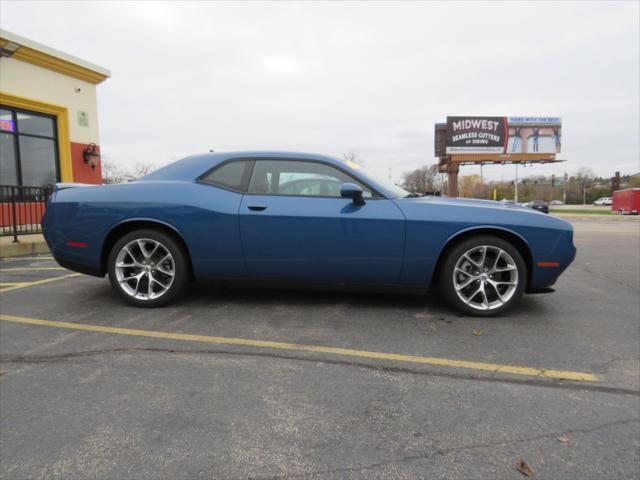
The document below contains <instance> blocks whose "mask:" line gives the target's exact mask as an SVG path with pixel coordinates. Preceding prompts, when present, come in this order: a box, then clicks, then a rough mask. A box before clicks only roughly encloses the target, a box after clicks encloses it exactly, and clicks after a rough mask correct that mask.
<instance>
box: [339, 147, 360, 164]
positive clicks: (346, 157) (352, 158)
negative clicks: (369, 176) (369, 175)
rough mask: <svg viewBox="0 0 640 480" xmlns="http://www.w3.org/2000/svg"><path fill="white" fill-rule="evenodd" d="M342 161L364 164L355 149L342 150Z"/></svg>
mask: <svg viewBox="0 0 640 480" xmlns="http://www.w3.org/2000/svg"><path fill="white" fill-rule="evenodd" d="M342 161H343V162H344V163H355V164H356V165H360V166H363V165H364V160H362V159H361V158H360V156H359V155H358V152H356V151H355V150H349V151H347V152H344V153H343V154H342Z"/></svg>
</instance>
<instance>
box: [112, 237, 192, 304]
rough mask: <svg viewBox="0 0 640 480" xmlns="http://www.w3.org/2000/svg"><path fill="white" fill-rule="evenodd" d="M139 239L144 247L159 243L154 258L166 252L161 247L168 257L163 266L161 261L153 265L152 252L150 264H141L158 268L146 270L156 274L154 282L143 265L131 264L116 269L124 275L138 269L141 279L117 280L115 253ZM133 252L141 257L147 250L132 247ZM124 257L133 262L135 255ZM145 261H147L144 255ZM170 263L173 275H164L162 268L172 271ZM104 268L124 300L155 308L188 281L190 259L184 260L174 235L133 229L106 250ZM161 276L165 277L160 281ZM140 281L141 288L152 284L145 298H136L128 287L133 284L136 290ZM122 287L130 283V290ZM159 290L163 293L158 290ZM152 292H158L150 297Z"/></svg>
mask: <svg viewBox="0 0 640 480" xmlns="http://www.w3.org/2000/svg"><path fill="white" fill-rule="evenodd" d="M138 240H141V241H142V242H143V244H144V245H145V248H146V246H147V245H151V246H153V242H157V243H158V244H160V246H161V247H162V248H163V250H160V251H159V253H155V254H154V255H155V258H158V255H160V256H162V254H163V253H165V252H164V250H166V252H167V253H169V254H170V259H169V260H166V262H165V263H164V266H165V267H166V269H165V268H163V267H162V266H161V265H154V263H153V259H154V257H153V256H152V257H149V259H148V262H149V266H148V267H147V265H145V267H144V268H150V269H151V268H154V267H155V268H158V271H157V272H156V270H152V271H150V272H148V273H150V274H151V275H152V276H153V275H156V277H153V278H154V280H153V282H150V281H149V280H148V278H149V275H148V274H147V273H144V269H143V268H140V267H132V268H131V269H127V270H123V269H119V272H123V271H124V272H127V273H126V274H125V276H126V278H129V277H130V276H131V275H133V274H137V273H138V272H141V274H142V279H141V280H138V283H136V282H135V280H132V281H130V282H126V281H125V282H120V281H119V280H118V272H116V260H117V258H118V254H119V253H120V252H121V251H122V250H123V248H124V247H125V246H126V245H130V244H131V242H137V241H138ZM147 241H148V243H147ZM140 252H142V250H140ZM132 253H133V254H134V255H136V256H139V257H140V258H144V253H149V252H148V251H146V252H144V253H142V255H139V254H138V253H137V251H135V250H134V251H133V252H132ZM125 258H126V259H127V260H126V261H127V262H135V259H132V257H131V256H127V257H125ZM145 261H147V259H146V258H145ZM169 266H173V276H169V275H165V274H164V273H162V271H171V270H170V268H169ZM107 268H108V272H109V281H110V282H111V286H112V287H113V289H114V290H115V291H116V292H118V294H119V295H120V296H121V297H122V298H123V299H124V300H126V301H127V302H128V303H130V304H131V305H135V306H136V307H146V308H155V307H161V306H163V305H166V304H167V303H169V302H171V301H172V300H174V299H175V298H176V297H178V296H179V295H180V294H181V293H182V292H183V291H184V289H185V287H186V285H187V283H188V281H189V262H188V260H187V253H186V252H185V251H184V248H183V247H182V245H181V244H180V243H179V242H178V241H177V240H176V239H175V238H174V237H173V236H171V235H167V234H166V233H164V232H161V231H159V230H153V229H142V230H135V231H133V232H130V233H128V234H126V235H124V236H123V237H122V238H120V239H119V240H118V241H117V242H116V243H115V245H114V246H113V248H112V249H111V252H110V253H109V259H108V264H107ZM121 275H122V273H121ZM145 275H146V277H145ZM145 278H146V279H147V283H146V284H145V283H144V279H145ZM156 278H157V279H158V281H156ZM170 278H173V280H172V281H169V280H168V279H170ZM160 279H162V280H166V281H163V282H160V281H159V280H160ZM140 282H142V283H143V285H142V287H143V289H147V288H148V285H149V283H152V284H153V285H152V287H151V288H152V295H147V298H136V297H135V296H132V294H131V290H132V289H133V287H134V286H135V291H136V292H137V291H138V284H139V283H140ZM164 285H169V286H168V287H167V288H165V289H164V290H161V286H164ZM125 287H129V288H128V290H129V293H128V292H127V289H126V288H125ZM154 290H155V291H154ZM160 290H161V292H162V293H160ZM139 295H144V292H141V293H140V294H139ZM153 295H159V296H158V297H157V298H153Z"/></svg>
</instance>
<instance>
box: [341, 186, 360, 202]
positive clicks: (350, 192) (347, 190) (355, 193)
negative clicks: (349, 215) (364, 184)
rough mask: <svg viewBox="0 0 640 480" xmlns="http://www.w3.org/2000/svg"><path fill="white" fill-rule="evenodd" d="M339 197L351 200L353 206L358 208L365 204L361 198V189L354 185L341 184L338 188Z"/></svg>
mask: <svg viewBox="0 0 640 480" xmlns="http://www.w3.org/2000/svg"><path fill="white" fill-rule="evenodd" d="M340 196H341V197H345V198H351V199H353V204H354V205H356V206H358V207H361V206H362V205H364V204H365V201H364V198H363V197H362V188H360V187H359V186H358V185H356V184H355V183H343V184H342V186H341V187H340Z"/></svg>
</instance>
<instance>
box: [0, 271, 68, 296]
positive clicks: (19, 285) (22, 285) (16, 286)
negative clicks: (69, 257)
mask: <svg viewBox="0 0 640 480" xmlns="http://www.w3.org/2000/svg"><path fill="white" fill-rule="evenodd" d="M78 276H80V274H79V273H71V274H69V275H60V276H57V277H51V278H45V279H43V280H36V281H34V282H20V283H16V284H14V285H13V286H10V287H4V288H0V293H5V292H10V291H12V290H18V289H19V288H26V287H35V286H36V285H42V284H45V283H49V282H55V281H58V280H63V279H65V278H71V277H78Z"/></svg>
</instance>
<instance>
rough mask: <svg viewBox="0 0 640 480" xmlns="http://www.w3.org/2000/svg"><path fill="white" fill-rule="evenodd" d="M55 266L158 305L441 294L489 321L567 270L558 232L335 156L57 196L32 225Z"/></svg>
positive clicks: (202, 169) (279, 159)
mask: <svg viewBox="0 0 640 480" xmlns="http://www.w3.org/2000/svg"><path fill="white" fill-rule="evenodd" d="M42 227H43V231H44V236H45V239H46V241H47V244H48V245H49V248H50V249H51V252H52V253H53V256H54V257H55V259H56V260H57V261H58V263H59V264H60V265H62V266H63V267H66V268H69V269H71V270H75V271H78V272H82V273H86V274H90V275H96V276H100V277H102V276H104V275H105V274H108V275H109V279H110V281H111V284H112V286H113V288H114V289H115V290H116V291H117V292H118V293H119V294H120V295H121V296H122V297H123V298H124V299H125V300H127V301H128V302H130V303H131V304H133V305H136V306H142V307H158V306H161V305H164V304H166V303H167V302H169V301H171V300H173V299H174V298H176V296H178V295H179V294H180V293H181V292H182V291H183V290H184V289H185V287H186V286H187V284H188V283H189V281H191V280H193V279H197V278H214V279H217V280H219V281H220V282H223V283H229V282H232V281H241V282H249V281H258V280H259V281H269V282H270V283H272V284H276V285H277V284H283V285H284V284H287V283H288V284H293V285H296V286H297V285H300V286H302V285H318V286H320V285H323V286H328V287H331V288H336V289H342V288H347V287H358V288H392V289H402V290H407V291H421V292H426V291H427V290H428V289H429V288H430V287H437V288H438V290H439V292H441V294H442V295H443V296H444V297H445V298H446V299H447V300H448V301H449V302H450V303H451V304H452V305H453V306H454V307H456V308H457V309H459V310H460V311H462V312H463V313H465V314H470V315H478V316H490V315H496V314H499V313H501V312H503V311H505V310H507V309H508V308H509V307H511V306H512V305H513V304H514V302H516V301H517V300H518V299H519V298H520V297H521V296H522V294H523V293H524V292H528V293H532V292H545V291H551V289H550V288H549V287H550V286H551V285H553V284H554V282H555V281H556V280H557V279H558V276H559V275H560V274H561V273H562V272H563V271H564V270H565V269H566V268H567V266H569V264H570V263H571V262H572V261H573V259H574V257H575V254H576V249H575V247H574V245H573V230H572V227H571V225H570V224H569V223H567V222H565V221H564V220H560V219H558V218H554V217H550V216H548V215H544V214H542V213H540V212H537V211H535V210H532V209H529V208H523V207H519V206H516V205H513V204H508V203H500V202H492V201H488V200H469V199H453V198H442V197H419V196H417V195H415V194H411V193H409V192H407V191H405V190H404V189H402V188H400V187H398V186H396V185H391V184H389V183H388V182H385V181H380V180H377V179H374V178H373V177H372V176H370V175H368V174H366V173H365V172H363V171H362V170H361V169H360V168H359V167H358V166H357V165H354V164H349V163H343V162H341V161H339V160H336V159H334V158H330V157H326V156H321V155H310V154H299V153H285V152H235V153H210V154H204V155H195V156H191V157H188V158H185V159H183V160H180V161H178V162H175V163H173V164H171V165H168V166H166V167H163V168H161V169H159V170H157V171H156V172H154V173H151V174H150V175H147V176H146V177H144V178H142V179H140V180H138V181H136V182H131V183H127V184H120V185H101V186H81V185H78V184H58V185H57V189H56V191H55V192H54V193H53V194H52V196H51V198H50V200H49V203H48V205H47V209H46V213H45V215H44V218H43V220H42Z"/></svg>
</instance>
